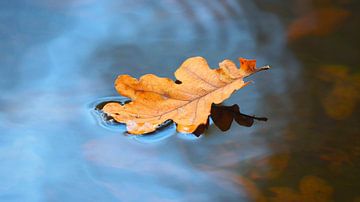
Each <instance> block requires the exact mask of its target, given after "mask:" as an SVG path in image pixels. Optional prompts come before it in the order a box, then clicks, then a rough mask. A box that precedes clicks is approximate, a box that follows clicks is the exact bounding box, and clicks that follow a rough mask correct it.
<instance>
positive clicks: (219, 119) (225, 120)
mask: <svg viewBox="0 0 360 202" xmlns="http://www.w3.org/2000/svg"><path fill="white" fill-rule="evenodd" d="M210 117H211V119H212V120H213V121H214V124H215V125H216V126H217V127H218V128H219V129H220V130H222V131H226V130H229V128H230V126H231V123H232V121H233V120H235V121H236V122H237V123H238V124H239V125H242V126H247V127H250V126H252V125H253V123H254V119H255V120H260V121H267V118H264V117H255V116H249V115H246V114H242V113H240V109H239V106H238V105H236V104H235V105H232V106H219V105H213V106H212V107H211V115H210Z"/></svg>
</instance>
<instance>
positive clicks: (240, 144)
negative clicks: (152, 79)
mask: <svg viewBox="0 0 360 202" xmlns="http://www.w3.org/2000/svg"><path fill="white" fill-rule="evenodd" d="M311 2H312V1H307V3H306V2H305V3H304V2H302V3H301V1H295V0H294V1H289V2H287V3H284V2H282V1H276V0H274V1H264V2H260V1H258V3H257V1H237V0H227V1H205V0H199V1H188V0H179V1H176V0H169V1H141V0H134V1H131V2H130V1H122V0H121V1H115V0H106V1H95V0H78V1H75V0H66V1H45V0H37V1H30V0H29V1H28V0H23V1H2V2H0V37H1V43H0V48H1V50H2V51H1V52H0V65H1V68H0V78H1V79H0V90H1V96H0V161H1V164H0V201H271V200H273V199H274V200H275V199H278V198H276V196H278V197H280V195H281V194H284V193H280V194H279V193H277V194H276V193H275V194H274V193H272V191H271V190H272V189H273V188H274V187H290V188H289V189H292V190H294V191H293V192H296V193H297V194H298V195H301V194H302V193H301V191H299V189H301V187H300V188H299V187H298V184H299V182H300V181H301V180H302V179H303V180H304V179H305V180H306V179H313V178H304V176H315V177H316V178H315V177H314V178H315V179H318V178H319V179H321V180H323V181H324V182H326V183H327V184H329V186H331V187H332V190H333V191H332V192H331V194H330V195H331V196H329V197H330V198H331V199H334V200H335V201H352V200H356V197H360V195H359V194H358V193H356V191H355V190H356V188H358V187H360V184H359V183H358V181H359V180H360V179H359V178H360V175H359V174H360V173H359V171H358V170H359V163H358V162H360V161H358V160H359V157H360V140H359V137H358V133H359V131H360V130H359V126H358V121H359V118H358V117H356V116H355V115H356V114H357V113H358V112H359V107H358V105H357V104H358V92H359V88H358V86H357V85H358V81H359V80H358V77H357V75H358V72H359V71H358V64H359V58H358V54H359V47H357V46H356V45H355V42H356V41H357V42H358V39H357V38H358V37H356V36H357V34H358V32H359V31H358V30H359V29H358V27H356V24H357V23H358V20H356V19H360V18H357V17H359V16H358V12H356V11H358V8H359V6H358V3H355V1H339V2H337V3H335V4H334V5H332V4H331V3H329V5H322V4H325V3H317V1H314V2H313V3H311ZM319 2H320V1H319ZM323 7H324V8H325V11H323V10H324V9H323ZM329 8H330V9H329ZM321 9H322V10H321ZM318 10H320V11H318ZM313 11H314V13H312V12H313ZM328 13H330V14H328ZM324 16H325V17H324ZM328 16H335V17H336V19H335V17H334V19H335V20H331V19H332V18H329V17H328ZM349 16H350V17H349ZM297 19H298V20H297ZM318 19H320V22H321V23H320V24H316V23H317V21H314V20H318ZM324 19H330V20H324ZM321 20H323V21H321ZM296 23H298V24H296ZM314 23H315V25H314ZM299 26H300V27H304V29H301V32H299V31H298V30H297V27H299ZM319 27H325V28H326V29H325V28H324V29H323V30H322V29H320V31H319ZM354 28H356V29H354ZM304 30H305V31H304ZM351 40H353V42H354V43H352V41H351ZM344 43H347V44H348V45H347V46H345V45H343V44H344ZM330 44H331V46H330ZM197 55H199V56H203V57H205V58H207V59H208V62H209V64H210V65H211V66H213V67H216V66H217V64H218V63H219V62H220V61H222V60H223V59H225V58H228V59H232V60H236V59H237V58H238V57H247V58H256V59H257V63H258V66H262V65H266V64H269V65H271V66H272V67H273V68H272V69H271V71H267V72H261V73H258V74H256V75H254V76H252V77H251V80H254V81H255V83H253V84H252V85H249V86H247V87H245V88H244V89H241V90H240V91H239V92H237V93H236V94H235V95H233V96H232V98H230V99H229V100H228V101H226V104H229V105H232V104H239V106H240V108H241V110H242V112H244V113H247V114H255V115H258V116H266V117H268V118H269V121H268V122H265V123H263V122H257V123H255V125H254V126H253V127H251V128H246V127H241V126H239V125H236V124H233V126H232V127H231V129H230V130H229V131H227V132H221V131H220V130H219V129H217V128H216V127H214V126H213V125H211V126H210V128H209V130H208V131H207V132H206V134H205V135H203V136H201V137H200V138H197V137H195V136H193V135H186V134H178V133H176V131H175V128H174V126H169V127H167V128H165V129H163V130H161V131H159V132H158V133H155V134H152V135H149V136H136V137H134V136H131V135H128V134H127V133H126V130H125V127H124V126H123V125H118V124H111V123H110V124H109V123H106V122H104V120H103V119H102V116H101V114H99V113H98V112H97V111H96V110H95V109H94V108H95V106H96V104H97V103H100V102H102V101H106V100H109V99H111V100H122V99H124V98H121V97H119V96H118V95H117V94H116V91H115V90H114V88H113V81H114V79H115V78H116V76H117V75H118V74H130V75H132V76H135V77H139V76H141V75H143V74H146V73H154V74H157V75H159V76H162V77H170V78H173V72H174V71H175V70H176V68H177V67H178V66H179V65H180V64H181V62H182V61H184V60H185V59H186V58H188V57H191V56H197ZM329 72H330V73H329ZM344 72H345V73H344ZM321 75H324V76H323V77H325V78H323V77H321ZM353 75H354V76H353ZM327 78H331V79H327ZM329 80H330V81H329ZM349 89H350V90H349ZM327 97H329V98H327ZM332 97H334V99H331V98H332ZM334 100H335V101H338V102H335V101H334ZM339 106H348V107H347V108H346V107H342V108H339ZM315 181H316V180H315ZM316 182H317V181H316ZM299 186H300V185H299ZM314 186H315V187H316V186H318V184H317V185H314ZM319 186H320V185H319ZM285 194H286V193H285ZM274 197H275V198H274ZM297 197H298V196H297ZM280 201H281V200H280Z"/></svg>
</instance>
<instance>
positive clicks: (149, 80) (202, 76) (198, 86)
mask: <svg viewBox="0 0 360 202" xmlns="http://www.w3.org/2000/svg"><path fill="white" fill-rule="evenodd" d="M239 60H240V66H241V68H240V69H239V68H237V67H236V65H235V63H233V62H232V61H230V60H224V61H223V62H221V63H220V64H219V68H218V69H210V68H209V65H208V64H207V62H206V60H205V59H204V58H202V57H192V58H189V59H187V60H186V61H185V62H184V63H183V64H182V65H181V66H180V67H179V68H178V69H177V70H176V72H175V77H176V79H177V81H176V82H174V81H173V80H171V79H168V78H161V77H158V76H156V75H153V74H146V75H144V76H142V77H141V78H140V79H139V80H137V79H136V78H133V77H131V76H129V75H120V76H118V78H117V79H116V81H115V88H116V90H117V91H118V92H119V93H120V94H121V95H123V96H125V97H129V98H130V99H131V100H132V101H131V102H130V103H127V104H125V105H121V104H119V103H108V104H106V105H105V106H104V108H103V111H104V112H105V113H106V114H107V115H109V116H111V117H113V118H114V119H115V120H116V121H117V122H120V123H125V124H126V126H127V130H128V132H129V133H131V134H145V133H149V132H153V131H155V130H156V129H157V128H158V126H159V125H160V124H162V123H163V122H165V121H167V120H173V121H174V122H175V123H177V130H178V131H179V132H183V133H192V132H194V131H195V130H196V128H197V127H198V126H199V125H201V124H206V122H207V120H208V117H209V114H210V109H211V105H212V104H213V103H215V104H219V103H221V102H223V101H224V100H225V99H227V98H229V97H230V95H231V94H232V93H233V92H234V91H235V90H238V89H240V88H242V87H244V86H246V85H247V84H249V83H250V82H244V80H243V79H244V78H245V77H247V76H250V75H251V74H253V73H255V72H258V71H261V70H265V69H269V66H265V67H261V68H256V67H255V66H256V65H255V63H256V61H255V60H247V59H244V58H240V59H239Z"/></svg>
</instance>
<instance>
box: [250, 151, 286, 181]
mask: <svg viewBox="0 0 360 202" xmlns="http://www.w3.org/2000/svg"><path fill="white" fill-rule="evenodd" d="M289 159H290V155H289V153H279V154H274V155H271V156H267V157H264V158H262V159H260V160H257V161H256V162H255V168H253V169H251V171H250V175H251V177H252V178H253V179H274V178H276V177H278V176H279V175H280V174H281V173H282V172H283V171H284V170H285V169H286V167H287V166H288V163H289Z"/></svg>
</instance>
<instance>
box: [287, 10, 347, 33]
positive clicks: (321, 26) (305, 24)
mask: <svg viewBox="0 0 360 202" xmlns="http://www.w3.org/2000/svg"><path fill="white" fill-rule="evenodd" d="M349 15H350V13H349V12H348V11H347V10H344V9H340V8H331V7H329V8H320V9H317V10H315V11H313V12H310V13H307V14H305V15H303V16H301V17H299V18H298V19H296V20H295V21H294V22H292V23H291V24H290V26H289V28H288V37H289V40H296V39H299V38H303V37H305V36H308V35H313V36H324V35H326V34H329V33H331V32H333V31H334V30H335V29H337V28H338V27H339V25H341V23H342V22H343V21H344V20H345V19H346V18H347V17H348V16H349Z"/></svg>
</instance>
